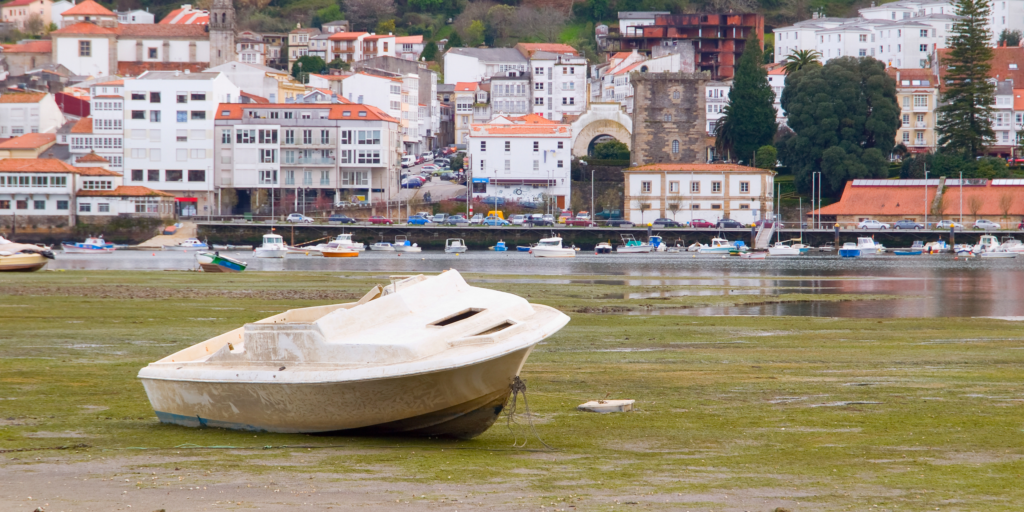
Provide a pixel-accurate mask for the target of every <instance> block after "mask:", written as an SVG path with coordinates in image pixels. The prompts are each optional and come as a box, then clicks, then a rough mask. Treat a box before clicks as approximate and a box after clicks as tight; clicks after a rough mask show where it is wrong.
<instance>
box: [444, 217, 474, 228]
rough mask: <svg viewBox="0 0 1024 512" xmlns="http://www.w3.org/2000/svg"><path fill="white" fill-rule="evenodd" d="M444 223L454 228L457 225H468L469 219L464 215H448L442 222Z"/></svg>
mask: <svg viewBox="0 0 1024 512" xmlns="http://www.w3.org/2000/svg"><path fill="white" fill-rule="evenodd" d="M444 223H445V224H447V225H449V226H455V225H457V224H469V219H467V218H466V217H465V216H464V215H449V216H448V218H447V219H445V220H444Z"/></svg>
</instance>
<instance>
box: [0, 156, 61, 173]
mask: <svg viewBox="0 0 1024 512" xmlns="http://www.w3.org/2000/svg"><path fill="white" fill-rule="evenodd" d="M0 172H70V173H77V172H78V170H77V169H75V168H74V167H71V166H70V165H68V164H66V163H64V162H63V161H62V160H57V159H56V158H5V159H3V160H0Z"/></svg>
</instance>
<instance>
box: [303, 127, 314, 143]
mask: <svg viewBox="0 0 1024 512" xmlns="http://www.w3.org/2000/svg"><path fill="white" fill-rule="evenodd" d="M302 143H303V144H306V145H310V144H312V143H313V130H302Z"/></svg>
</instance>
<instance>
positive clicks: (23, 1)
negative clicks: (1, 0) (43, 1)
mask: <svg viewBox="0 0 1024 512" xmlns="http://www.w3.org/2000/svg"><path fill="white" fill-rule="evenodd" d="M35 1H36V0H14V1H13V2H7V3H6V4H3V5H0V7H18V6H22V5H30V4H31V3H32V2H35Z"/></svg>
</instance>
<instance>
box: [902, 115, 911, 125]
mask: <svg viewBox="0 0 1024 512" xmlns="http://www.w3.org/2000/svg"><path fill="white" fill-rule="evenodd" d="M903 126H910V114H903Z"/></svg>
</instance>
